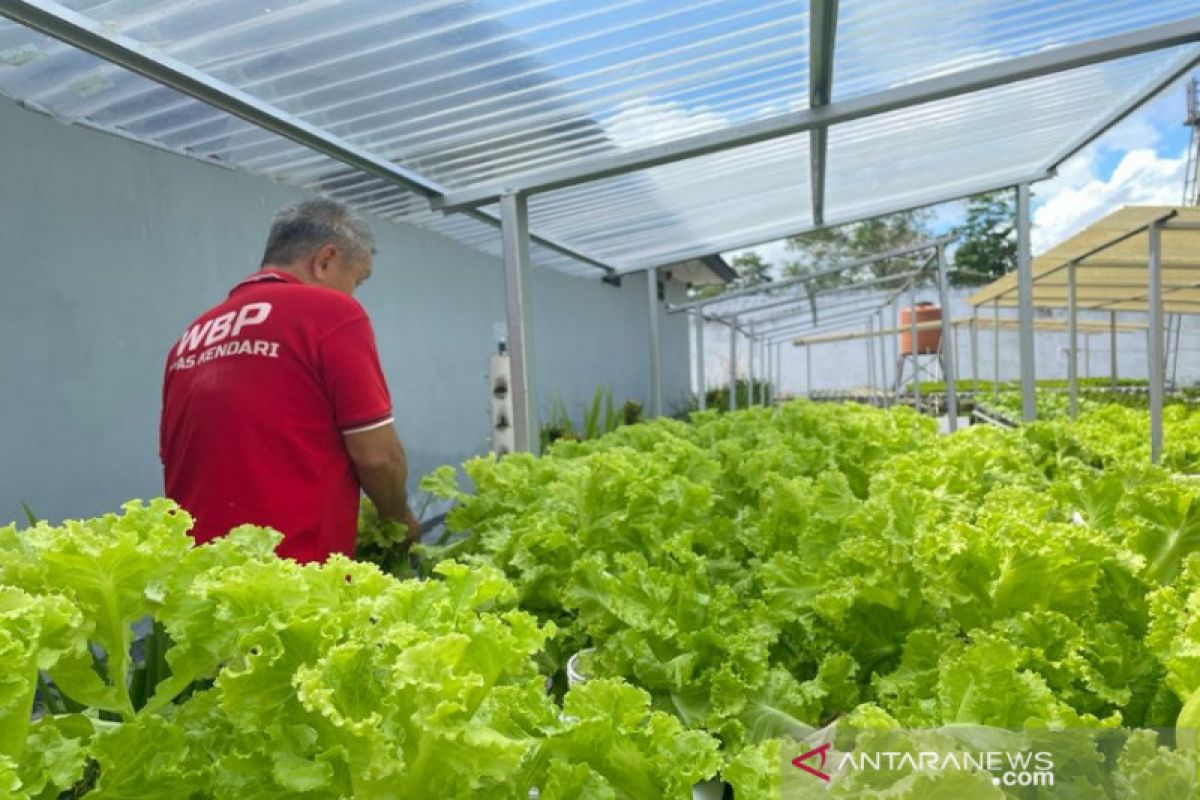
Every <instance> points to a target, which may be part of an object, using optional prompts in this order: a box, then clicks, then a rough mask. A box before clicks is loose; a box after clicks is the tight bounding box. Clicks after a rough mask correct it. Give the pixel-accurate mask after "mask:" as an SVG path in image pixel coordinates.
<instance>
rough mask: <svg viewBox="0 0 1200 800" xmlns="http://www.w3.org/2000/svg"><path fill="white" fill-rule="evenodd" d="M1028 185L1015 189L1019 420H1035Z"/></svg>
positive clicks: (1035, 379) (1035, 400)
mask: <svg viewBox="0 0 1200 800" xmlns="http://www.w3.org/2000/svg"><path fill="white" fill-rule="evenodd" d="M1030 226H1031V220H1030V216H1029V184H1025V183H1023V184H1021V185H1020V186H1018V187H1017V284H1018V287H1019V291H1018V298H1017V300H1018V304H1019V308H1018V313H1017V317H1018V319H1019V321H1020V323H1019V324H1020V330H1018V332H1017V336H1018V340H1019V343H1020V353H1021V418H1022V419H1024V420H1025V421H1026V422H1032V421H1033V420H1035V419H1037V395H1036V394H1035V392H1036V381H1037V378H1036V372H1035V366H1034V358H1035V356H1036V354H1035V352H1034V342H1033V252H1032V243H1031V239H1030Z"/></svg>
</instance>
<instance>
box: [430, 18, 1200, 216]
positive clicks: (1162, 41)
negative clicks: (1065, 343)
mask: <svg viewBox="0 0 1200 800" xmlns="http://www.w3.org/2000/svg"><path fill="white" fill-rule="evenodd" d="M1196 42H1200V16H1196V17H1193V18H1191V19H1188V20H1186V21H1180V22H1172V23H1168V24H1164V25H1153V26H1150V27H1146V28H1141V29H1139V30H1136V31H1129V32H1126V33H1121V34H1116V35H1113V36H1107V37H1104V38H1101V39H1096V40H1093V41H1090V42H1083V43H1080V44H1074V45H1066V46H1063V47H1056V48H1053V49H1050V50H1044V51H1042V52H1039V53H1034V54H1031V55H1027V56H1021V57H1018V58H1013V59H1009V60H1007V61H1002V62H1000V63H995V64H986V65H983V66H980V67H974V68H970V69H965V70H960V71H956V72H952V73H950V74H947V75H942V76H939V77H936V78H930V79H927V80H923V81H918V82H915V83H911V84H908V85H905V86H900V87H897V88H893V89H885V90H883V91H880V92H875V93H872V94H867V95H863V96H861V97H856V98H853V99H851V100H847V101H844V102H834V103H830V104H828V105H824V106H820V107H817V108H806V109H803V110H800V111H793V112H790V113H787V114H781V115H779V116H777V117H772V118H769V119H766V120H760V121H754V122H748V123H744V124H742V125H737V126H734V127H732V128H729V129H725V130H721V131H716V132H713V133H703V134H697V135H693V136H689V137H686V138H683V139H679V140H677V141H674V142H671V143H670V144H664V145H653V146H650V147H643V148H640V149H636V150H630V151H627V152H625V153H621V154H619V155H615V156H604V157H601V158H595V159H588V160H585V161H583V162H581V163H579V164H575V165H571V166H567V167H560V168H555V169H549V170H542V171H534V172H529V173H526V174H524V175H517V176H513V177H511V178H508V179H505V180H504V181H503V182H502V183H499V184H489V185H482V186H477V187H473V188H468V189H464V190H461V191H456V192H451V193H449V194H446V195H445V196H444V197H441V198H436V199H435V200H433V202H432V206H433V207H434V208H435V209H438V210H443V211H455V210H461V209H463V208H474V207H478V206H481V205H488V204H490V203H494V202H496V201H497V200H499V198H500V197H501V196H502V195H504V194H508V193H511V192H515V193H520V194H538V193H542V192H549V191H553V190H556V189H565V188H568V187H570V186H576V185H579V184H581V183H588V182H591V181H597V180H601V179H603V178H611V177H615V176H617V175H624V174H626V173H629V172H637V171H640V170H645V169H650V168H652V167H657V166H662V165H664V164H669V163H672V162H675V161H680V160H683V159H689V158H696V157H699V156H703V155H708V154H710V153H716V152H720V151H722V150H729V149H733V148H736V147H743V146H745V145H750V144H757V143H759V142H764V141H769V140H771V139H777V138H780V137H783V136H790V135H793V134H797V133H806V132H808V131H812V130H814V129H817V128H829V127H831V126H833V125H837V124H840V123H844V122H851V121H853V120H857V119H862V118H864V117H870V116H875V115H878V114H884V113H887V112H889V111H897V110H900V109H904V108H908V107H910V106H914V105H921V104H924V103H931V102H934V101H937V100H944V99H947V98H951V97H957V96H959V95H964V94H969V93H971V92H977V91H980V90H983V89H990V88H994V87H997V86H1003V85H1006V84H1010V83H1016V82H1018V81H1022V80H1027V79H1029V78H1036V77H1039V76H1042V75H1048V74H1051V73H1055V72H1064V71H1066V70H1071V69H1076V68H1078V67H1084V66H1088V65H1091V64H1099V63H1103V62H1105V61H1112V60H1115V59H1119V58H1124V57H1127V56H1133V55H1139V54H1142V53H1149V52H1154V51H1156V50H1163V49H1166V48H1171V47H1178V46H1180V45H1187V44H1195V43H1196ZM830 49H832V48H830ZM831 55H832V54H831ZM1145 99H1146V98H1145V97H1143V98H1142V101H1143V102H1144V101H1145ZM1139 105H1140V103H1139ZM1135 107H1136V106H1135ZM1114 124H1115V123H1114ZM1105 129H1106V128H1105ZM1089 134H1090V135H1092V136H1093V138H1094V136H1096V135H1099V133H1096V132H1095V131H1091V132H1089Z"/></svg>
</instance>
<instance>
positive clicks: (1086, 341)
mask: <svg viewBox="0 0 1200 800" xmlns="http://www.w3.org/2000/svg"><path fill="white" fill-rule="evenodd" d="M1091 377H1092V337H1091V334H1089V333H1088V332H1087V331H1084V334H1083V379H1084V381H1087V380H1088V379H1090V378H1091Z"/></svg>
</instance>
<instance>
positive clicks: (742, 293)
mask: <svg viewBox="0 0 1200 800" xmlns="http://www.w3.org/2000/svg"><path fill="white" fill-rule="evenodd" d="M784 236H786V234H784ZM780 238H784V237H780ZM957 238H958V237H957V236H941V237H938V238H937V239H929V240H926V241H924V242H919V243H917V244H914V245H909V246H907V247H898V248H896V249H895V250H889V251H887V252H886V253H880V254H879V255H875V256H869V257H868V258H859V259H856V260H854V261H847V262H846V263H845V264H841V265H839V266H836V267H831V268H829V269H823V270H821V271H819V272H813V273H811V274H809V275H799V276H797V277H795V278H788V279H786V280H782V281H772V282H771V283H764V284H762V285H760V286H751V287H748V288H746V289H738V290H737V291H733V292H727V293H725V294H720V295H717V296H716V297H706V298H704V299H703V300H693V301H691V302H689V303H681V304H679V305H677V306H668V307H667V313H669V314H678V313H679V312H681V311H690V310H692V309H693V308H704V307H706V306H711V305H714V304H716V303H724V302H727V301H729V300H736V299H738V298H739V297H752V296H753V295H756V294H762V293H763V292H770V291H772V290H774V289H782V288H784V287H785V286H794V285H796V284H798V283H812V282H813V281H815V280H818V279H819V278H826V277H828V276H830V275H838V274H840V273H842V272H846V271H847V270H852V269H859V268H861V267H869V266H870V265H872V264H876V263H878V262H880V261H888V260H889V259H893V258H900V257H902V256H907V255H911V254H912V253H920V252H923V251H925V250H935V249H936V248H937V246H938V245H939V244H942V245H946V244H950V243H951V242H953V241H955V240H956V239H957ZM735 313H736V312H735Z"/></svg>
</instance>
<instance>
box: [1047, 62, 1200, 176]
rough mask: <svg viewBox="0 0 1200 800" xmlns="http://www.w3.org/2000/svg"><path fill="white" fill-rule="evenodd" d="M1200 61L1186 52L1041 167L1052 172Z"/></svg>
mask: <svg viewBox="0 0 1200 800" xmlns="http://www.w3.org/2000/svg"><path fill="white" fill-rule="evenodd" d="M1197 63H1200V56H1196V55H1194V54H1191V53H1188V54H1186V55H1184V56H1181V57H1180V58H1179V59H1177V60H1176V62H1175V63H1174V64H1172V65H1171V67H1170V68H1169V69H1168V70H1167V72H1166V74H1165V75H1163V76H1162V77H1161V78H1158V79H1157V80H1155V81H1154V82H1153V83H1152V84H1150V85H1149V86H1147V87H1146V88H1144V89H1143V90H1142V91H1139V92H1137V93H1136V94H1135V95H1134V96H1133V97H1131V98H1130V99H1129V101H1128V102H1126V103H1123V104H1122V105H1120V106H1119V107H1118V108H1117V109H1116V110H1115V111H1114V112H1113V113H1111V114H1109V115H1107V116H1106V117H1105V118H1104V119H1102V120H1100V121H1099V122H1097V123H1096V124H1095V125H1093V126H1092V127H1091V128H1090V129H1089V130H1088V131H1087V132H1086V133H1085V134H1084V135H1083V136H1082V137H1080V138H1078V139H1076V140H1075V141H1073V142H1071V143H1070V144H1068V145H1067V146H1065V147H1063V148H1062V149H1060V150H1059V151H1058V152H1056V153H1055V154H1054V155H1053V156H1051V157H1050V158H1049V159H1047V160H1046V162H1045V165H1044V166H1043V169H1045V170H1046V171H1047V172H1053V171H1055V170H1057V169H1058V168H1059V167H1060V166H1062V164H1063V162H1064V161H1066V160H1067V159H1069V158H1071V157H1072V156H1074V155H1075V154H1076V153H1078V152H1079V151H1080V150H1083V149H1084V148H1085V147H1087V146H1088V145H1090V144H1091V143H1092V142H1094V141H1096V140H1097V139H1099V138H1100V137H1101V136H1103V135H1104V134H1105V133H1107V132H1108V131H1109V130H1111V129H1112V128H1113V127H1115V126H1116V125H1119V124H1120V123H1121V122H1122V121H1124V120H1125V118H1126V117H1128V116H1129V115H1130V114H1132V113H1133V112H1135V111H1137V110H1138V109H1139V108H1141V107H1142V105H1143V104H1144V103H1145V102H1146V100H1147V99H1148V98H1151V97H1154V96H1155V95H1157V94H1158V93H1159V92H1161V91H1163V90H1164V89H1166V88H1167V87H1168V86H1170V85H1171V84H1173V83H1174V82H1175V81H1177V80H1179V79H1180V78H1181V77H1183V76H1184V75H1186V74H1187V73H1188V71H1189V70H1191V68H1192V67H1194V66H1196V64H1197Z"/></svg>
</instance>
